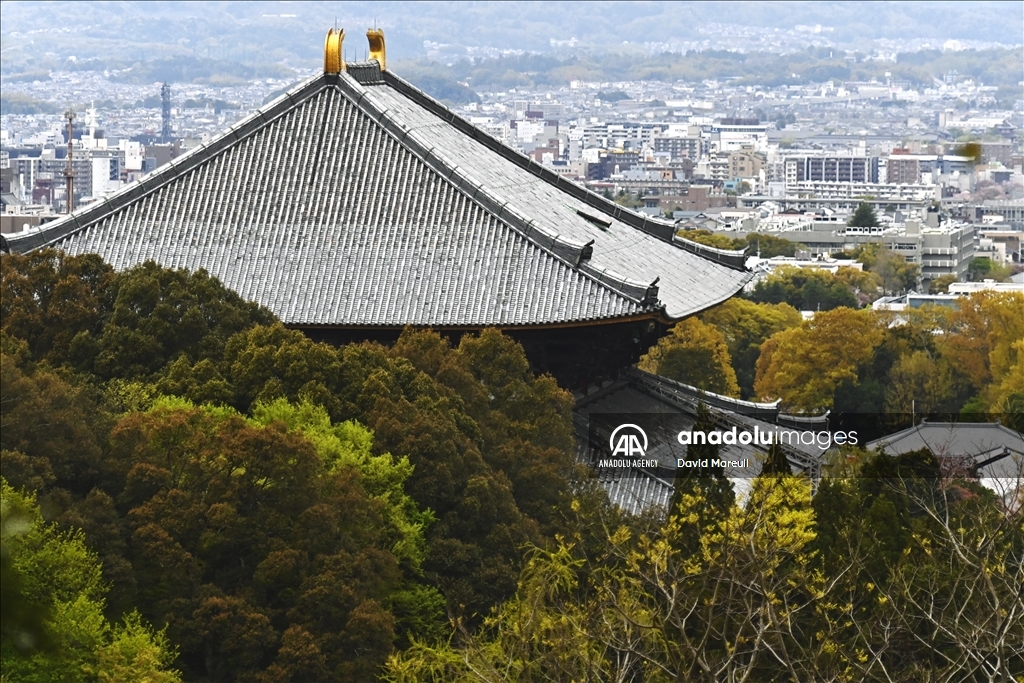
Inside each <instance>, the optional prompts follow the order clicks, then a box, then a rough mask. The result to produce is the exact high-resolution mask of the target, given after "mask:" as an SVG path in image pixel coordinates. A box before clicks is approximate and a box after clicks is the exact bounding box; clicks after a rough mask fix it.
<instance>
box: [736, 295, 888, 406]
mask: <svg viewBox="0 0 1024 683" xmlns="http://www.w3.org/2000/svg"><path fill="white" fill-rule="evenodd" d="M881 342H882V326H881V322H880V319H879V318H878V317H877V316H875V315H874V314H873V313H872V312H871V311H855V310H853V309H850V308H837V309H834V310H831V311H823V312H821V313H818V314H816V315H815V316H814V317H813V318H811V319H810V320H807V321H805V322H804V323H803V324H802V325H800V326H799V327H794V328H791V329H788V330H783V331H782V332H778V333H776V334H774V335H772V336H771V337H770V338H769V339H768V341H766V342H765V343H764V344H762V345H761V356H760V358H758V360H757V375H756V377H755V380H754V389H755V391H756V392H757V395H758V397H760V398H761V399H764V400H774V399H782V403H783V406H784V407H785V408H786V409H788V410H798V411H805V412H814V411H820V410H824V409H827V408H830V407H832V403H833V399H834V395H835V391H836V389H837V388H838V387H839V386H840V385H841V384H842V383H843V382H853V383H856V382H857V377H858V374H857V373H858V370H859V369H860V368H861V367H862V366H864V365H865V364H867V363H868V362H870V361H871V359H872V358H873V356H874V351H875V348H876V347H877V346H878V345H879V344H880V343H881Z"/></svg>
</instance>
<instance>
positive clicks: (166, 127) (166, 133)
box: [160, 83, 172, 143]
mask: <svg viewBox="0 0 1024 683" xmlns="http://www.w3.org/2000/svg"><path fill="white" fill-rule="evenodd" d="M160 100H161V106H162V109H163V111H162V112H161V120H162V123H163V126H162V127H161V129H160V142H163V143H168V142H170V141H171V135H172V134H171V86H170V85H169V84H167V83H164V85H163V87H162V88H160Z"/></svg>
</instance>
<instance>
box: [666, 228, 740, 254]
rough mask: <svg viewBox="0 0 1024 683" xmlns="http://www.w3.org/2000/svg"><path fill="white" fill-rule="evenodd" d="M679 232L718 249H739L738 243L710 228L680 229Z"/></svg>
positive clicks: (688, 238)
mask: <svg viewBox="0 0 1024 683" xmlns="http://www.w3.org/2000/svg"><path fill="white" fill-rule="evenodd" d="M677 234H678V235H679V236H680V237H682V238H683V239H687V240H690V241H691V242H697V243H698V244H703V245H706V246H709V247H714V248H716V249H729V250H733V249H737V247H736V243H735V242H733V240H731V239H730V238H728V237H726V236H725V235H716V234H715V233H713V232H711V231H710V230H680V231H679V232H678V233H677ZM740 248H741V247H740Z"/></svg>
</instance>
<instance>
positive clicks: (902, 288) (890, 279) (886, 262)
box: [870, 249, 921, 294]
mask: <svg viewBox="0 0 1024 683" xmlns="http://www.w3.org/2000/svg"><path fill="white" fill-rule="evenodd" d="M870 270H871V272H872V273H875V274H877V275H878V276H879V277H880V278H881V279H882V287H883V289H884V290H885V291H886V292H888V293H892V294H895V293H898V292H906V291H908V290H912V289H914V288H916V287H917V283H918V278H919V277H920V274H921V267H920V266H919V265H918V264H916V263H910V262H908V261H907V260H906V259H905V258H904V257H902V256H900V255H899V254H897V253H896V252H894V251H892V250H889V249H881V250H879V251H878V252H877V254H876V256H875V261H874V263H873V264H872V265H871V268H870Z"/></svg>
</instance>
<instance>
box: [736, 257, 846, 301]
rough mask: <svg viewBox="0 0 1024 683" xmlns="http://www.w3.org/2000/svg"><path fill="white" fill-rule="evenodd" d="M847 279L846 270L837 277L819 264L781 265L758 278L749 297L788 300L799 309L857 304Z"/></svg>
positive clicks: (753, 298)
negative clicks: (818, 265)
mask: <svg viewBox="0 0 1024 683" xmlns="http://www.w3.org/2000/svg"><path fill="white" fill-rule="evenodd" d="M849 280H850V278H849V277H848V276H846V274H844V278H843V279H840V278H836V277H833V276H832V274H831V273H829V272H828V271H826V270H823V269H820V268H796V267H793V266H782V267H780V268H776V269H775V271H774V272H772V273H771V274H770V275H769V276H768V277H767V278H765V279H764V280H762V281H760V282H758V283H757V285H756V286H755V287H754V291H753V292H751V293H750V295H749V298H750V300H751V301H754V302H756V303H767V304H781V303H787V304H789V305H790V306H792V307H793V308H796V309H797V310H801V311H829V310H832V309H833V308H838V307H840V306H845V307H847V308H856V307H857V305H858V302H857V298H856V297H855V296H854V293H853V291H852V290H851V287H850V286H849V285H848V284H846V281H849Z"/></svg>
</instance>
